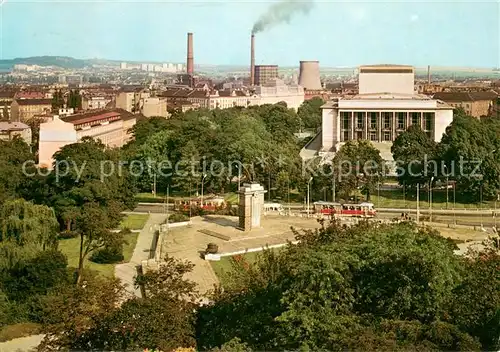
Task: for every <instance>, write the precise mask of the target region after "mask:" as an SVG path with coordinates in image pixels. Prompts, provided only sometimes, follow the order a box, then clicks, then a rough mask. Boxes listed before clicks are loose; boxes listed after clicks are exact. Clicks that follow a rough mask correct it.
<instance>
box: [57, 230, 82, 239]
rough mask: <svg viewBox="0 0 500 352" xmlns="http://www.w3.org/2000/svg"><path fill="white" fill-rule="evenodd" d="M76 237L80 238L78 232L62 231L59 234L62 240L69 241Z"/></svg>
mask: <svg viewBox="0 0 500 352" xmlns="http://www.w3.org/2000/svg"><path fill="white" fill-rule="evenodd" d="M76 237H78V232H76V231H62V232H60V233H59V239H60V240H67V239H70V238H76Z"/></svg>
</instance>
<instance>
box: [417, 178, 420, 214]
mask: <svg viewBox="0 0 500 352" xmlns="http://www.w3.org/2000/svg"><path fill="white" fill-rule="evenodd" d="M417 224H420V184H419V183H417Z"/></svg>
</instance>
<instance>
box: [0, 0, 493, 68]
mask: <svg viewBox="0 0 500 352" xmlns="http://www.w3.org/2000/svg"><path fill="white" fill-rule="evenodd" d="M272 4H273V2H271V1H258V0H255V1H243V0H226V1H217V0H211V1H189V0H188V1H186V0H184V1H182V0H177V1H168V0H154V1H147V0H146V1H141V0H136V1H132V0H100V1H97V0H96V1H93V0H80V1H77V0H0V15H1V16H0V28H1V31H0V32H1V33H0V48H1V50H0V56H1V58H3V59H12V58H16V57H28V56H39V55H60V56H71V57H75V58H87V59H88V58H105V59H114V60H123V61H161V62H184V61H185V56H186V33H187V32H193V33H194V56H195V65H196V64H220V65H246V64H248V62H249V56H250V54H249V49H250V31H251V29H252V26H253V24H254V23H255V21H257V20H258V18H259V16H261V15H262V14H264V13H265V12H266V10H267V9H268V8H269V7H270V5H272ZM300 60H319V61H320V65H321V66H325V67H326V66H328V67H333V66H335V67H338V66H355V65H361V64H379V63H391V64H411V65H415V66H426V65H435V66H449V67H450V66H453V67H455V66H460V67H465V66H467V67H488V68H489V67H500V2H499V0H490V1H456V0H455V1H453V0H449V1H437V2H435V1H426V0H420V1H409V0H406V1H405V0H402V1H394V0H393V1H362V2H361V1H347V0H346V1H333V0H331V1H329V0H323V1H318V0H316V1H313V6H312V8H311V10H310V11H309V12H308V13H307V14H304V13H297V14H296V15H295V16H294V17H293V18H292V19H291V21H290V22H289V23H282V24H278V25H275V26H273V27H271V28H268V29H267V30H266V31H264V32H261V33H258V34H257V36H256V63H257V64H278V65H281V66H298V62H299V61H300Z"/></svg>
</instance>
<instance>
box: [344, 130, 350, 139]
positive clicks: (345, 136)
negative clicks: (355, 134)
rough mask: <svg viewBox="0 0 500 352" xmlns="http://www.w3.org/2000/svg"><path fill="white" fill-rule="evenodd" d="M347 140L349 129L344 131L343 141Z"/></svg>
mask: <svg viewBox="0 0 500 352" xmlns="http://www.w3.org/2000/svg"><path fill="white" fill-rule="evenodd" d="M348 140H349V131H344V141H348Z"/></svg>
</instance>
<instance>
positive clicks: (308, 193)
mask: <svg viewBox="0 0 500 352" xmlns="http://www.w3.org/2000/svg"><path fill="white" fill-rule="evenodd" d="M312 180H313V178H312V176H311V178H310V179H309V181H308V182H307V217H309V204H310V198H309V196H310V185H311V181H312Z"/></svg>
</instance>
